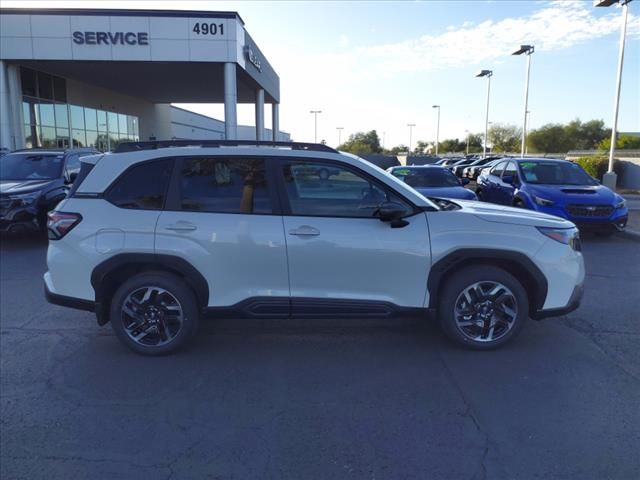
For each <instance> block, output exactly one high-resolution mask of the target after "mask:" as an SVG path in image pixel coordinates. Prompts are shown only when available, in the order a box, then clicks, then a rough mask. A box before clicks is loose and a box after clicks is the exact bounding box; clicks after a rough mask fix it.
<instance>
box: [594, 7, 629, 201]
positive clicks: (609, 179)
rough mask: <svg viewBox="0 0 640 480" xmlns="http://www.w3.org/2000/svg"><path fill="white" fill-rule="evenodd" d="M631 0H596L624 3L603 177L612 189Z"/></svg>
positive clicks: (615, 177)
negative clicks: (605, 171) (606, 167)
mask: <svg viewBox="0 0 640 480" xmlns="http://www.w3.org/2000/svg"><path fill="white" fill-rule="evenodd" d="M629 2H631V0H595V1H594V2H593V4H594V6H596V7H610V6H611V5H613V4H614V3H620V4H621V5H622V27H621V29H620V51H619V53H618V77H617V79H616V96H615V99H614V102H613V128H612V129H611V147H610V148H609V168H608V169H607V173H605V174H604V177H603V178H602V183H603V184H604V185H605V186H606V187H609V188H611V189H615V188H616V183H617V181H618V176H617V175H616V173H615V172H614V171H613V157H614V156H615V153H616V140H617V138H616V137H617V136H618V135H617V134H618V132H617V130H618V110H619V109H620V85H621V83H622V67H623V64H624V40H625V37H626V34H627V16H628V13H629Z"/></svg>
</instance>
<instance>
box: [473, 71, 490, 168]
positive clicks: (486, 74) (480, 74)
mask: <svg viewBox="0 0 640 480" xmlns="http://www.w3.org/2000/svg"><path fill="white" fill-rule="evenodd" d="M476 77H478V78H482V77H487V78H488V79H489V81H488V82H487V110H486V115H485V121H484V146H483V149H482V158H487V135H488V133H489V97H490V95H491V77H493V70H480V71H479V72H478V73H477V74H476Z"/></svg>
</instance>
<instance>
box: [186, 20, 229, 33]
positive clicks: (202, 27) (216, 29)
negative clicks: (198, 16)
mask: <svg viewBox="0 0 640 480" xmlns="http://www.w3.org/2000/svg"><path fill="white" fill-rule="evenodd" d="M191 31H192V32H193V33H195V34H196V35H224V23H215V22H196V23H195V24H194V25H193V29H192V30H191Z"/></svg>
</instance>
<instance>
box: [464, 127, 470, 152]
mask: <svg viewBox="0 0 640 480" xmlns="http://www.w3.org/2000/svg"><path fill="white" fill-rule="evenodd" d="M464 133H465V134H466V135H467V156H469V130H465V131H464Z"/></svg>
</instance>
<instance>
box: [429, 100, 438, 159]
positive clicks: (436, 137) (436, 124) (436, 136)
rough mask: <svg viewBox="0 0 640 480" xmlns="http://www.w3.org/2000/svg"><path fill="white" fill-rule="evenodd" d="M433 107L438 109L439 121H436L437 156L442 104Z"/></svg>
mask: <svg viewBox="0 0 640 480" xmlns="http://www.w3.org/2000/svg"><path fill="white" fill-rule="evenodd" d="M431 108H437V109H438V121H437V122H436V156H437V155H438V144H439V143H440V105H434V106H433V107H431Z"/></svg>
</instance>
